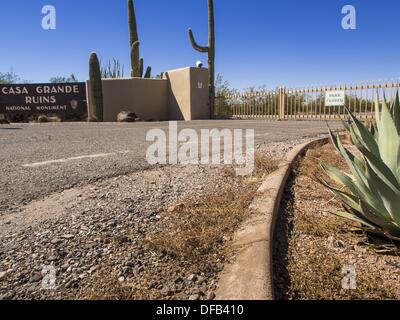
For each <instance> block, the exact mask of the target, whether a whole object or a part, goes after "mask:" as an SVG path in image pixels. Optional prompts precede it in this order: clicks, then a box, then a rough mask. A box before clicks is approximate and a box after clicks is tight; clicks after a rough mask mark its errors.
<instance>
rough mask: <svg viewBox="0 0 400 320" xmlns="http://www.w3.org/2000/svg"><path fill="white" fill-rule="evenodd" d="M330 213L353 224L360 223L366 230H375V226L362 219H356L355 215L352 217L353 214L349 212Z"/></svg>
mask: <svg viewBox="0 0 400 320" xmlns="http://www.w3.org/2000/svg"><path fill="white" fill-rule="evenodd" d="M332 213H333V214H335V215H337V216H339V217H341V218H346V219H348V220H352V221H354V222H358V223H361V224H362V225H364V226H366V227H368V228H371V229H373V230H375V229H376V226H375V225H373V224H371V223H370V222H369V221H367V220H365V219H362V218H359V217H357V216H356V215H354V214H352V213H350V212H345V211H337V212H332Z"/></svg>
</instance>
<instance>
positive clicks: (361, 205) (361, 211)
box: [320, 179, 387, 226]
mask: <svg viewBox="0 0 400 320" xmlns="http://www.w3.org/2000/svg"><path fill="white" fill-rule="evenodd" d="M320 183H322V184H323V185H324V186H325V187H326V188H328V189H329V190H330V191H331V192H332V193H333V194H334V195H335V196H337V197H338V198H339V199H340V200H341V201H342V202H343V203H344V204H345V205H346V206H348V207H349V208H350V209H351V210H353V211H354V212H355V213H358V217H359V218H360V219H363V220H366V221H368V222H369V223H371V224H375V225H378V226H383V225H387V223H386V222H385V218H384V217H382V216H381V214H380V212H379V211H376V210H375V209H374V208H373V207H371V206H370V205H369V204H368V203H365V202H363V201H362V200H361V199H360V198H358V197H356V196H354V195H352V194H349V193H346V192H344V191H342V190H339V189H336V188H334V187H332V186H330V185H329V184H328V183H327V182H326V181H324V180H322V179H320Z"/></svg>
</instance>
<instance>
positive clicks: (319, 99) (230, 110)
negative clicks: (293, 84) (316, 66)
mask: <svg viewBox="0 0 400 320" xmlns="http://www.w3.org/2000/svg"><path fill="white" fill-rule="evenodd" d="M399 86H400V85H399V82H395V81H391V82H390V81H388V82H384V83H381V82H377V83H374V82H372V83H362V84H358V85H356V84H354V85H353V84H349V85H337V86H328V87H322V86H315V87H310V88H292V89H287V88H285V87H281V88H278V89H276V90H274V91H263V92H251V93H245V94H237V95H226V96H219V97H217V98H216V115H217V116H228V117H230V118H233V119H280V120H292V119H309V120H312V119H318V120H341V119H346V118H347V117H348V115H347V111H346V108H345V107H344V106H343V105H341V106H327V105H326V104H325V96H326V94H327V93H329V92H333V91H340V92H343V94H344V97H345V106H346V107H347V108H348V109H349V110H351V111H352V112H353V113H354V114H355V115H356V116H357V117H358V118H360V119H371V118H373V117H374V110H375V101H376V98H378V101H379V102H380V103H382V101H383V99H384V97H386V99H387V101H392V100H393V99H394V97H395V93H396V91H397V90H398V89H399Z"/></svg>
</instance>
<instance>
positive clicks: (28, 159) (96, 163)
mask: <svg viewBox="0 0 400 320" xmlns="http://www.w3.org/2000/svg"><path fill="white" fill-rule="evenodd" d="M330 125H331V126H332V127H333V128H337V127H339V126H340V123H337V122H334V123H331V124H330ZM156 128H157V129H163V130H165V131H166V132H168V131H167V130H168V123H167V122H163V123H156V122H153V123H133V124H108V123H105V124H98V123H54V124H53V123H49V124H12V125H0V160H1V161H0V172H1V175H0V183H1V184H0V214H2V213H4V212H5V211H8V210H11V209H14V208H16V207H19V206H21V205H22V204H26V203H29V202H30V201H32V200H34V199H38V198H41V197H43V196H45V195H48V194H50V193H53V192H56V191H61V190H64V189H69V188H71V187H73V186H77V185H86V184H90V183H91V182H93V181H96V180H100V179H104V178H109V177H113V176H118V175H122V174H126V173H129V172H133V171H137V170H143V169H146V168H149V165H148V164H147V162H146V159H145V155H146V150H147V148H148V146H149V145H150V144H151V143H150V142H146V133H147V131H148V130H149V129H156ZM183 128H193V129H196V130H197V131H198V130H200V129H212V128H218V129H223V128H228V129H254V130H255V143H256V145H257V144H263V143H270V142H280V141H288V140H294V139H301V138H305V137H311V136H316V135H319V134H324V133H326V132H327V125H326V122H320V121H285V122H278V121H264V120H258V121H253V120H241V121H238V120H236V121H235V120H233V121H226V120H225V121H193V122H182V123H179V129H183Z"/></svg>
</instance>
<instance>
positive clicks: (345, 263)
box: [274, 144, 400, 300]
mask: <svg viewBox="0 0 400 320" xmlns="http://www.w3.org/2000/svg"><path fill="white" fill-rule="evenodd" d="M315 158H319V159H323V160H324V161H327V162H329V163H331V164H333V165H335V166H336V167H340V168H342V169H344V170H346V168H347V167H346V164H345V163H344V162H343V161H342V160H341V158H340V156H339V154H337V153H336V151H335V150H334V149H333V147H332V145H331V144H328V145H325V146H322V147H317V148H314V149H312V150H309V151H308V152H307V155H306V157H305V158H303V160H301V162H300V163H299V165H298V167H297V168H296V169H295V170H294V172H293V174H292V177H291V180H290V183H289V184H288V186H287V188H286V191H285V194H284V201H283V205H282V207H281V215H280V217H279V220H278V222H277V229H276V233H275V243H276V245H275V248H274V254H275V263H274V269H275V290H276V296H277V298H278V299H283V300H284V299H291V300H292V299H293V300H304V299H306V300H309V299H311V300H315V299H317V300H319V299H322V300H347V299H400V246H399V245H396V244H393V243H391V242H390V241H388V240H386V239H380V238H376V237H371V236H369V235H368V234H366V233H365V231H362V230H361V229H360V228H359V226H358V225H357V224H355V223H352V222H349V221H347V220H344V219H342V218H339V217H337V216H335V215H333V214H332V212H335V211H338V210H340V209H342V208H341V206H340V203H339V202H338V201H337V200H336V199H335V198H334V196H333V194H332V193H331V192H330V191H328V190H327V189H326V188H325V187H323V186H322V185H321V184H320V183H319V182H317V181H316V179H315V177H316V176H317V175H321V174H322V173H321V170H320V167H319V164H318V161H316V159H315ZM325 178H326V177H325Z"/></svg>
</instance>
